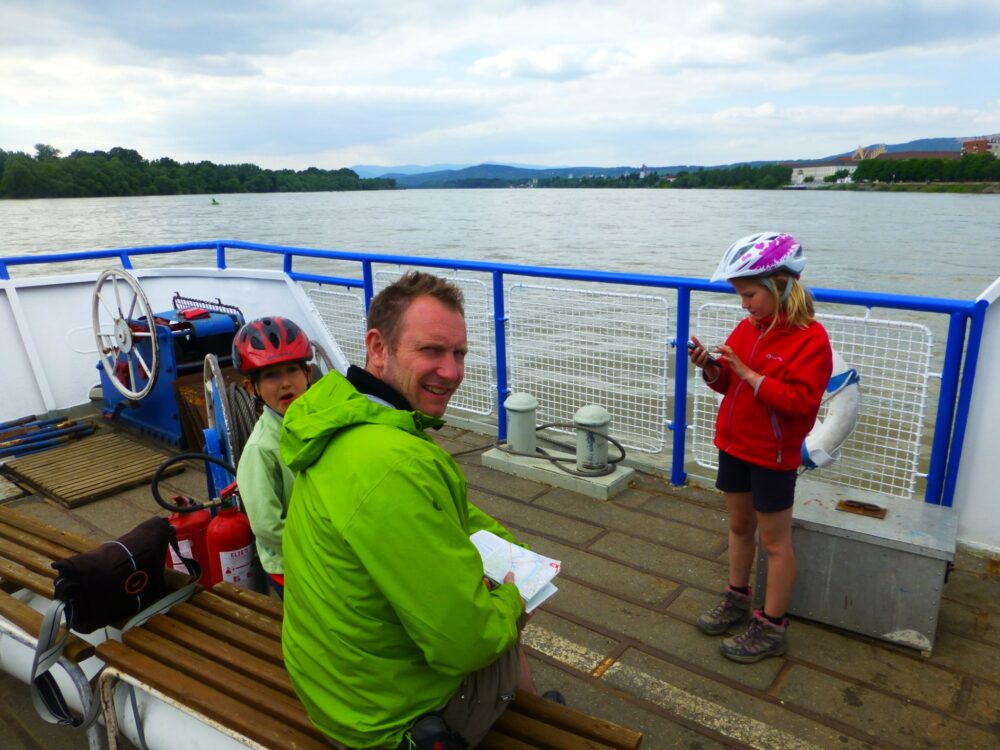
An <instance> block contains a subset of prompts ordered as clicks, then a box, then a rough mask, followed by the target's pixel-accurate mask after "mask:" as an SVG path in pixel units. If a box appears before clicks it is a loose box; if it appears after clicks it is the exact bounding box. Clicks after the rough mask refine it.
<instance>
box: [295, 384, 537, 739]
mask: <svg viewBox="0 0 1000 750" xmlns="http://www.w3.org/2000/svg"><path fill="white" fill-rule="evenodd" d="M441 424H443V422H442V421H441V420H439V419H434V418H432V417H429V416H427V415H426V414H422V413H420V412H416V411H413V412H410V411H403V410H396V409H392V408H390V407H387V406H383V405H381V404H377V403H374V402H372V401H369V400H368V398H366V397H365V396H364V395H363V394H361V393H359V392H358V391H357V390H356V389H355V388H354V386H352V385H351V384H350V383H349V382H348V381H347V380H346V379H345V378H344V377H343V376H341V375H340V374H339V373H336V372H332V373H330V374H328V375H326V376H325V377H324V378H323V379H322V380H321V381H320V382H319V383H317V384H316V385H314V386H313V387H312V388H310V389H309V390H308V391H307V392H306V393H305V394H304V395H302V396H301V397H299V398H298V399H296V401H295V402H294V403H293V404H292V405H291V406H290V407H289V409H288V412H287V413H286V414H285V420H284V429H283V431H282V436H281V443H280V445H281V455H282V458H283V459H284V461H285V463H286V464H288V466H290V467H291V468H292V470H293V471H295V474H296V477H295V487H294V491H293V495H292V502H291V506H290V508H289V513H288V519H287V522H286V526H285V536H284V540H283V551H284V557H285V576H286V578H285V614H284V625H283V629H282V650H283V652H284V658H285V665H286V667H287V668H288V673H289V676H290V677H291V680H292V684H293V685H294V686H295V691H296V693H297V694H298V696H299V698H300V699H301V700H302V703H303V704H304V705H305V707H306V711H307V712H308V714H309V718H310V719H311V720H312V722H313V723H314V724H315V725H316V726H317V727H319V728H320V729H321V730H322V731H324V732H325V733H327V734H328V735H330V736H331V737H333V738H334V739H336V740H339V741H340V742H342V743H345V744H347V745H349V746H351V747H358V748H369V747H391V748H395V747H396V746H397V745H398V744H399V743H400V742H401V741H402V739H403V734H404V732H405V731H406V730H407V729H408V728H409V727H410V726H411V725H412V724H413V722H414V720H415V719H417V718H418V717H420V716H422V715H423V714H425V713H428V712H430V711H433V710H436V709H438V708H440V707H441V706H443V705H444V704H445V703H446V702H447V700H448V699H449V698H450V697H451V696H452V694H453V693H454V692H455V691H456V690H457V688H458V686H459V684H460V683H461V681H462V679H463V678H464V677H465V676H466V675H468V674H470V673H472V672H474V671H476V670H479V669H481V668H483V667H485V666H487V665H488V664H490V663H491V662H493V661H495V660H496V659H497V658H498V657H499V656H500V655H501V654H503V653H504V652H506V651H507V650H508V649H510V648H513V647H514V646H515V644H516V643H517V639H518V629H517V621H518V618H519V616H520V615H521V608H522V605H521V599H520V595H519V594H518V592H517V589H516V587H515V586H514V585H513V584H505V585H502V586H498V587H496V588H494V589H493V590H492V591H489V590H487V588H486V586H485V585H484V584H483V565H482V560H481V559H480V557H479V553H478V552H477V551H476V548H475V547H474V546H473V545H472V543H471V542H470V541H469V535H470V534H472V533H473V532H475V531H478V530H480V529H487V530H489V531H492V532H493V533H495V534H497V535H499V536H502V537H504V538H505V539H509V540H511V541H516V540H515V539H514V538H513V537H512V536H511V534H510V533H509V532H508V531H507V530H506V529H504V528H503V527H502V526H501V525H500V524H499V523H498V522H497V521H495V520H493V519H492V518H490V517H489V516H488V515H486V514H485V513H483V512H482V511H480V510H479V509H477V508H476V507H474V506H472V505H470V504H469V502H468V499H467V495H466V484H465V477H464V476H463V475H462V472H461V471H460V470H459V468H458V465H457V464H456V463H455V461H454V460H453V459H452V457H451V456H450V455H448V453H447V452H445V451H444V450H442V449H441V448H439V447H438V446H437V445H436V444H435V443H434V442H433V441H432V440H431V439H430V438H429V437H427V436H426V435H424V433H423V430H424V429H426V428H427V427H435V426H439V425H441Z"/></svg>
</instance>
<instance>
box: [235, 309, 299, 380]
mask: <svg viewBox="0 0 1000 750" xmlns="http://www.w3.org/2000/svg"><path fill="white" fill-rule="evenodd" d="M312 353H313V352H312V344H311V343H309V337H308V336H306V335H305V333H303V331H302V329H301V328H299V327H298V325H296V324H295V323H294V322H293V321H291V320H289V319H288V318H280V317H278V316H274V317H271V318H258V319H257V320H251V321H250V322H249V323H247V324H246V325H244V326H243V327H242V328H241V329H240V330H239V331H237V332H236V336H235V337H234V338H233V367H235V368H236V369H237V370H239V371H240V372H241V373H242V374H243V375H249V374H250V373H252V372H255V371H257V370H260V369H262V368H264V367H270V366H271V365H280V364H283V363H285V362H307V361H309V360H310V359H311V358H312Z"/></svg>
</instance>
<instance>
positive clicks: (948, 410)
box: [924, 312, 966, 505]
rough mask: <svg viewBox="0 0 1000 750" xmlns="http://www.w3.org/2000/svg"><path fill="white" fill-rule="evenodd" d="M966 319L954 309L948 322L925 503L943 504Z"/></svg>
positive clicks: (964, 315) (963, 314)
mask: <svg viewBox="0 0 1000 750" xmlns="http://www.w3.org/2000/svg"><path fill="white" fill-rule="evenodd" d="M965 321H966V314H965V313H964V312H953V313H952V314H951V319H950V322H949V324H948V341H947V342H946V344H945V351H944V366H943V367H942V369H941V395H940V396H939V397H938V409H937V421H936V424H935V425H934V442H933V443H932V444H931V464H930V468H929V470H928V472H927V494H926V495H925V496H924V502H927V503H931V504H933V505H940V504H941V491H942V485H943V483H944V472H945V465H946V464H947V462H948V443H949V440H950V439H951V428H952V425H953V424H954V420H955V401H956V394H957V393H958V373H959V370H960V369H961V367H962V348H963V347H964V345H965Z"/></svg>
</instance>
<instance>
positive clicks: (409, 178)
mask: <svg viewBox="0 0 1000 750" xmlns="http://www.w3.org/2000/svg"><path fill="white" fill-rule="evenodd" d="M647 169H648V170H649V171H653V172H659V173H660V174H667V173H673V172H677V171H680V170H682V169H687V170H691V169H700V167H690V166H672V167H647ZM638 171H639V167H540V168H537V169H529V168H527V167H512V166H508V165H506V164H477V165H476V166H474V167H465V168H464V169H446V170H442V171H440V172H425V173H424V174H403V173H399V172H389V173H386V174H384V175H381V176H382V177H385V178H388V179H393V180H395V181H396V185H397V186H398V187H403V188H448V187H468V186H469V185H468V184H469V183H473V182H474V183H476V184H477V185H484V184H487V183H489V182H493V181H511V180H531V179H543V180H544V179H550V178H552V177H566V178H570V177H601V176H603V177H620V176H621V175H623V174H629V173H631V172H638Z"/></svg>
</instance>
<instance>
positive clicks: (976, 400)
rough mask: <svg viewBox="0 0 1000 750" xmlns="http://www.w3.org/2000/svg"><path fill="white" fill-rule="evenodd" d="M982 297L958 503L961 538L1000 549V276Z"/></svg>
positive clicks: (966, 541)
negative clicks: (984, 304) (982, 315)
mask: <svg viewBox="0 0 1000 750" xmlns="http://www.w3.org/2000/svg"><path fill="white" fill-rule="evenodd" d="M980 299H985V300H986V301H987V302H989V303H990V307H989V309H988V310H987V311H986V324H985V327H984V330H983V341H982V347H981V348H980V350H979V362H978V364H977V365H976V382H975V385H974V386H973V389H972V408H971V409H970V410H969V424H968V428H967V430H966V433H965V444H964V446H963V448H962V465H961V468H960V470H959V473H958V481H957V483H956V485H955V502H954V507H955V508H956V509H957V510H958V538H959V540H960V541H961V542H963V543H964V544H968V545H969V546H972V547H979V548H981V549H986V550H989V551H991V552H1000V481H998V479H1000V474H998V461H1000V382H998V380H1000V303H998V299H1000V278H998V279H997V280H996V281H995V282H993V285H992V286H991V287H990V288H989V289H987V290H986V291H985V292H983V294H982V295H980Z"/></svg>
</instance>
